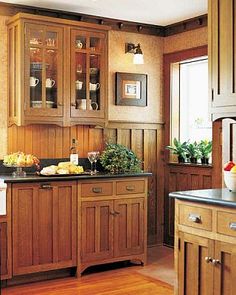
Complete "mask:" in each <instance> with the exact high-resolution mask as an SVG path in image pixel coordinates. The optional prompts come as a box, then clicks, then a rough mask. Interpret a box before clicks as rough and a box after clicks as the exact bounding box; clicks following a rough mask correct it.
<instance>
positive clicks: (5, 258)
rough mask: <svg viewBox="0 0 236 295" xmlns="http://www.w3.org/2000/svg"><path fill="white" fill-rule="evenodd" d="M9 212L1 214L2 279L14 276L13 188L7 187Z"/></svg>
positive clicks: (0, 248)
mask: <svg viewBox="0 0 236 295" xmlns="http://www.w3.org/2000/svg"><path fill="white" fill-rule="evenodd" d="M6 206H7V207H6V209H7V212H6V213H7V214H6V215H1V216H0V255H1V268H0V279H1V280H6V279H10V278H11V277H12V255H11V251H12V250H11V249H12V236H11V189H10V188H9V187H8V188H7V203H6Z"/></svg>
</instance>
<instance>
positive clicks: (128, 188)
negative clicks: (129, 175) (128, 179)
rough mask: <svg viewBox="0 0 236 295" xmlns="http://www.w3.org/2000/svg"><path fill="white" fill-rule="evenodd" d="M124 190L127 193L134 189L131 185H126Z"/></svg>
mask: <svg viewBox="0 0 236 295" xmlns="http://www.w3.org/2000/svg"><path fill="white" fill-rule="evenodd" d="M126 190H127V191H129V192H132V191H134V190H135V187H134V186H133V185H127V186H126Z"/></svg>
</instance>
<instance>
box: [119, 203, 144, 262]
mask: <svg viewBox="0 0 236 295" xmlns="http://www.w3.org/2000/svg"><path fill="white" fill-rule="evenodd" d="M144 212H145V202H144V198H132V199H129V198H127V199H121V200H115V201H114V213H115V219H114V256H115V257H122V256H126V255H135V254H142V253H143V252H144V230H145V228H144V222H143V221H144V214H145V213H144Z"/></svg>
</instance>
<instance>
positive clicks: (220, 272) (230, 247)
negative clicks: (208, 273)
mask: <svg viewBox="0 0 236 295" xmlns="http://www.w3.org/2000/svg"><path fill="white" fill-rule="evenodd" d="M215 259H218V260H219V261H220V264H218V265H216V266H215V268H214V274H215V286H214V291H215V293H214V295H233V294H235V290H236V245H234V244H229V243H223V242H215Z"/></svg>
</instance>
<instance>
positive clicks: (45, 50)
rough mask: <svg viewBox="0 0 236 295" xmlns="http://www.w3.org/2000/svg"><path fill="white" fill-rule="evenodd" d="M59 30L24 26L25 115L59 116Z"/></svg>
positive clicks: (60, 89) (60, 99)
mask: <svg viewBox="0 0 236 295" xmlns="http://www.w3.org/2000/svg"><path fill="white" fill-rule="evenodd" d="M62 33H63V32H62V29H61V28H57V27H53V26H46V25H35V24H26V34H25V50H26V55H25V56H26V60H25V61H26V63H25V64H26V69H25V110H26V116H30V115H32V114H33V115H38V116H47V115H50V116H62V114H63V94H62V93H63V90H62V69H63V58H62V49H63V48H62Z"/></svg>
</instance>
